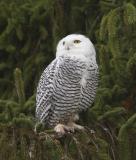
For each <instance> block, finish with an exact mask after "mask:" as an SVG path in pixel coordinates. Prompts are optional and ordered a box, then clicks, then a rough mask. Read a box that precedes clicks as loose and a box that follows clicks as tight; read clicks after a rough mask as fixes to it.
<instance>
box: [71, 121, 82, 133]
mask: <svg viewBox="0 0 136 160" xmlns="http://www.w3.org/2000/svg"><path fill="white" fill-rule="evenodd" d="M68 127H69V128H71V129H72V130H73V131H75V130H84V127H83V126H80V125H78V124H76V123H73V122H70V123H68Z"/></svg>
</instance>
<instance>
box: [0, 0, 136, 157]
mask: <svg viewBox="0 0 136 160" xmlns="http://www.w3.org/2000/svg"><path fill="white" fill-rule="evenodd" d="M72 33H80V34H84V35H86V36H88V37H89V38H90V39H91V41H92V42H93V44H94V45H95V48H96V52H97V62H98V64H99V70H100V77H99V79H100V80H99V88H98V91H97V96H96V99H95V103H94V104H93V106H92V107H91V108H90V109H89V110H88V111H87V112H86V113H84V114H82V121H81V122H80V123H81V124H83V125H86V126H88V132H86V133H76V134H75V135H73V136H70V137H68V138H67V137H66V139H64V140H63V143H62V141H61V142H60V141H57V142H56V140H54V139H52V137H50V134H49V133H48V134H47V133H46V134H44V135H42V136H41V133H42V132H43V130H44V129H43V126H39V132H38V134H35V133H34V131H33V129H34V126H35V123H36V120H35V93H36V88H37V83H38V80H39V78H40V75H41V73H42V71H43V70H44V69H45V68H46V66H47V65H48V64H49V63H50V62H51V61H52V60H53V59H54V58H55V52H56V45H57V42H58V41H59V40H60V39H61V38H62V37H64V36H66V35H68V34H72ZM135 111H136V1H135V0H120V1H117V0H38V1H36V0H0V159H1V160H18V159H20V160H27V159H28V160H29V159H34V160H60V159H66V160H74V159H78V160H80V159H81V160H135V157H136V113H135ZM90 129H93V130H94V131H95V133H93V134H92V132H91V131H90ZM41 137H42V138H41Z"/></svg>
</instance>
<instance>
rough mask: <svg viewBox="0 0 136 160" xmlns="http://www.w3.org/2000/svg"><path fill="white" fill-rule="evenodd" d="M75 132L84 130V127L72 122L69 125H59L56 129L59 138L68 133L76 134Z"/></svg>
mask: <svg viewBox="0 0 136 160" xmlns="http://www.w3.org/2000/svg"><path fill="white" fill-rule="evenodd" d="M75 130H84V127H83V126H80V125H78V124H75V123H73V122H71V123H68V124H67V125H64V124H58V125H57V126H56V127H55V128H54V131H55V132H56V133H57V135H58V136H59V137H62V136H64V135H65V134H66V133H74V132H75Z"/></svg>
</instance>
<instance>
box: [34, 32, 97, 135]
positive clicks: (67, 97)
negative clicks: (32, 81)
mask: <svg viewBox="0 0 136 160" xmlns="http://www.w3.org/2000/svg"><path fill="white" fill-rule="evenodd" d="M97 85H98V65H97V62H96V52H95V49H94V46H93V44H92V42H91V41H90V40H89V38H87V37H85V36H84V35H80V34H71V35H68V36H66V37H64V38H63V39H61V40H60V41H59V43H58V46H57V51H56V58H55V59H54V60H53V61H52V62H51V63H50V64H49V65H48V66H47V68H46V69H45V70H44V72H43V73H42V75H41V78H40V81H39V84H38V87H37V94H36V117H37V119H38V120H39V121H40V122H41V123H44V124H47V125H48V126H49V127H50V128H54V130H55V131H56V132H57V133H58V134H62V135H63V134H65V133H66V132H69V131H74V130H76V129H83V128H84V127H83V126H80V125H78V124H76V123H75V121H76V120H78V119H79V116H78V114H79V112H81V111H83V110H86V109H87V108H88V107H90V106H91V104H92V103H93V101H94V98H95V94H96V89H97Z"/></svg>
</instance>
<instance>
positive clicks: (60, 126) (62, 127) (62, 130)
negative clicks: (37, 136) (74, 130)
mask: <svg viewBox="0 0 136 160" xmlns="http://www.w3.org/2000/svg"><path fill="white" fill-rule="evenodd" d="M65 127H66V126H65V125H63V124H58V125H57V126H56V127H55V128H54V131H55V132H56V133H57V135H58V136H59V137H62V136H63V135H64V134H65Z"/></svg>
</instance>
